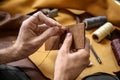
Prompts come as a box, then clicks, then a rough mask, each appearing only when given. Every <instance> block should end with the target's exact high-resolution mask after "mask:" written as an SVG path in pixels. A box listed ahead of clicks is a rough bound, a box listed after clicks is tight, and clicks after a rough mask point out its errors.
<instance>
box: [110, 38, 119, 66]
mask: <svg viewBox="0 0 120 80" xmlns="http://www.w3.org/2000/svg"><path fill="white" fill-rule="evenodd" d="M111 46H112V50H113V52H114V55H115V57H116V60H117V62H118V65H119V66H120V38H118V39H114V40H112V43H111Z"/></svg>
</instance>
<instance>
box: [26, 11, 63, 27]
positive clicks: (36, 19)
mask: <svg viewBox="0 0 120 80" xmlns="http://www.w3.org/2000/svg"><path fill="white" fill-rule="evenodd" d="M28 22H29V23H34V24H36V25H39V24H43V23H45V24H47V25H49V26H61V24H59V23H58V22H56V21H55V20H53V19H51V18H49V17H47V16H46V15H44V14H43V13H42V12H37V13H35V14H34V15H32V16H31V17H30V18H28Z"/></svg>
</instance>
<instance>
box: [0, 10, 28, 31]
mask: <svg viewBox="0 0 120 80" xmlns="http://www.w3.org/2000/svg"><path fill="white" fill-rule="evenodd" d="M28 17H29V16H28V15H23V14H16V15H13V16H11V15H10V14H9V13H8V12H5V11H0V30H5V31H6V30H9V31H10V30H19V28H20V26H21V24H22V22H23V21H24V20H25V19H27V18H28Z"/></svg>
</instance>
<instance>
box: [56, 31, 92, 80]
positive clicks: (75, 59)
mask: <svg viewBox="0 0 120 80" xmlns="http://www.w3.org/2000/svg"><path fill="white" fill-rule="evenodd" d="M71 44H72V35H71V33H68V34H67V37H66V39H65V41H64V43H63V45H62V47H61V49H60V50H59V52H58V56H57V59H56V63H55V72H54V80H74V79H76V78H77V77H78V76H79V74H80V73H81V72H82V71H83V70H84V69H85V68H86V67H87V66H88V64H89V62H90V61H89V56H90V54H89V53H90V50H89V40H87V39H86V45H85V49H79V50H78V51H77V52H71V51H70V47H71Z"/></svg>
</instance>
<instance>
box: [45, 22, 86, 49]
mask: <svg viewBox="0 0 120 80" xmlns="http://www.w3.org/2000/svg"><path fill="white" fill-rule="evenodd" d="M67 27H68V31H65V32H64V34H62V35H61V36H53V37H51V38H49V39H48V40H47V41H46V42H45V50H58V49H60V47H61V45H62V43H63V41H64V39H65V36H66V33H67V32H70V33H72V35H73V42H72V46H71V48H72V49H80V48H84V44H85V24H84V23H80V24H74V25H69V26H67Z"/></svg>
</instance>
